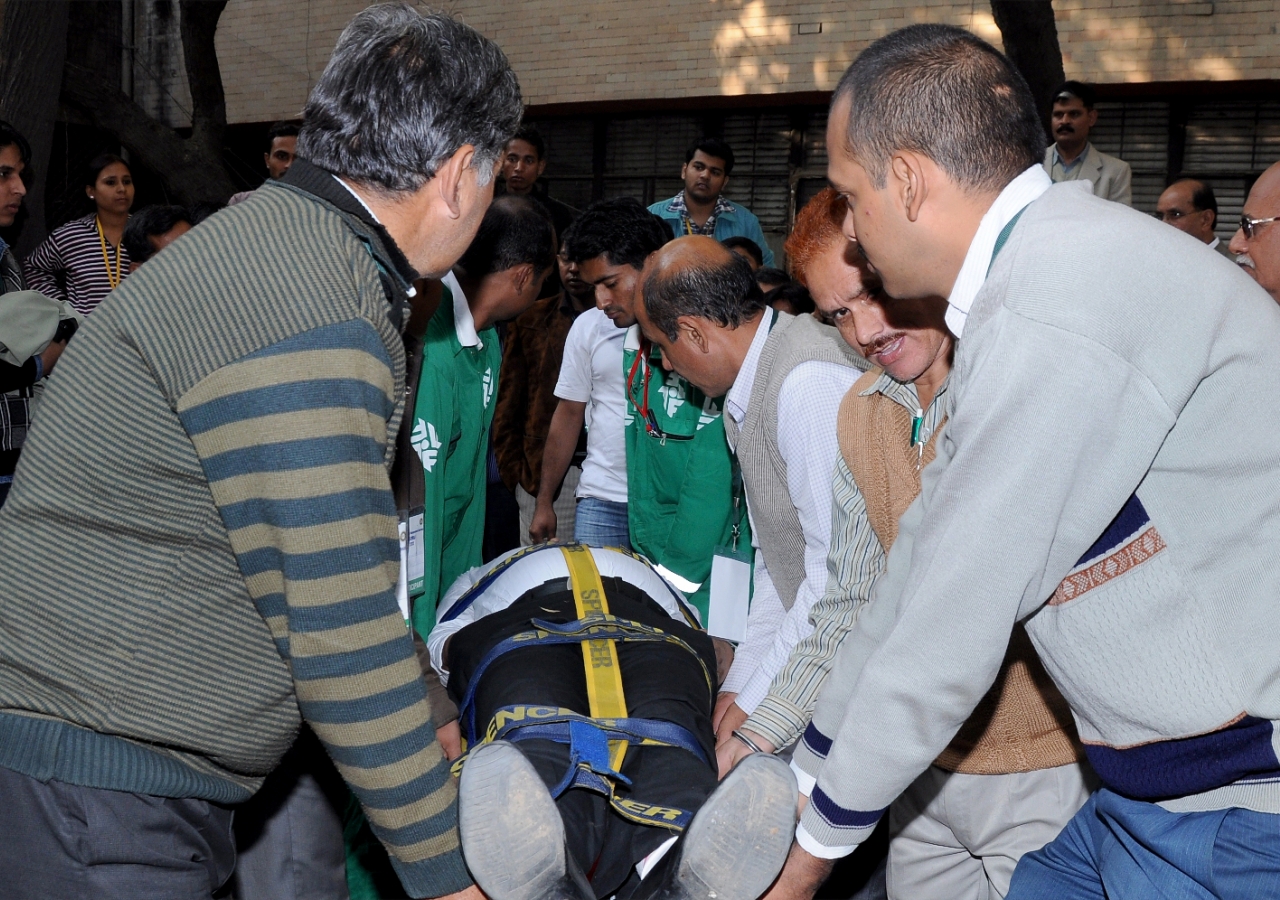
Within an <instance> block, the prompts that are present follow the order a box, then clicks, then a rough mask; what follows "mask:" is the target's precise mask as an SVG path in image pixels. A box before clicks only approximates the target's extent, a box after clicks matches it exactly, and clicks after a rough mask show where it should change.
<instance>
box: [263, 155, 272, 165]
mask: <svg viewBox="0 0 1280 900" xmlns="http://www.w3.org/2000/svg"><path fill="white" fill-rule="evenodd" d="M262 164H263V165H264V166H269V165H271V154H270V153H264V154H262Z"/></svg>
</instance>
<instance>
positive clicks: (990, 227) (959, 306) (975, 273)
mask: <svg viewBox="0 0 1280 900" xmlns="http://www.w3.org/2000/svg"><path fill="white" fill-rule="evenodd" d="M1052 185H1053V180H1052V179H1050V178H1049V173H1048V172H1046V171H1045V170H1044V167H1043V166H1041V165H1038V164H1037V165H1034V166H1032V167H1031V168H1029V169H1027V170H1026V171H1025V172H1023V173H1022V174H1021V175H1019V176H1018V177H1017V178H1015V179H1013V181H1011V182H1009V183H1008V184H1006V185H1005V187H1004V190H1003V191H1001V192H1000V196H998V197H996V200H995V202H994V203H992V204H991V208H990V209H988V210H987V212H986V215H984V216H983V217H982V221H981V222H980V223H979V224H978V231H977V233H976V234H975V235H974V236H973V241H972V242H971V243H970V244H969V252H968V253H966V254H965V256H964V264H963V265H961V266H960V274H959V275H957V276H956V283H955V285H954V286H953V287H952V288H951V296H950V297H948V298H947V304H948V305H947V327H948V328H950V329H951V333H952V334H954V335H955V336H956V337H960V335H961V334H962V333H963V332H964V322H965V319H967V318H968V317H969V307H970V306H972V305H973V298H974V297H977V296H978V291H979V290H981V289H982V284H983V282H985V281H986V280H987V270H988V269H990V268H991V254H992V253H994V252H995V249H996V240H997V239H998V238H999V237H1000V232H1001V231H1003V230H1004V226H1006V225H1008V224H1009V223H1010V222H1011V221H1013V217H1014V216H1016V215H1017V214H1018V213H1019V212H1021V211H1022V210H1023V209H1024V208H1025V207H1026V205H1027V204H1028V203H1030V202H1031V201H1033V200H1035V199H1037V198H1038V197H1039V196H1040V195H1041V194H1043V193H1044V192H1045V191H1047V190H1048V189H1049V188H1050V187H1051V186H1052Z"/></svg>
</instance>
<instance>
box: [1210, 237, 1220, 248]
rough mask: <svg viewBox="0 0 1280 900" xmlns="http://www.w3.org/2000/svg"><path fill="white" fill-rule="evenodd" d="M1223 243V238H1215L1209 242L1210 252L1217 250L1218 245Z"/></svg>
mask: <svg viewBox="0 0 1280 900" xmlns="http://www.w3.org/2000/svg"><path fill="white" fill-rule="evenodd" d="M1221 243H1222V238H1217V237H1215V238H1214V239H1213V240H1212V241H1210V242H1209V244H1208V247H1209V249H1210V250H1217V249H1218V245H1219V244H1221Z"/></svg>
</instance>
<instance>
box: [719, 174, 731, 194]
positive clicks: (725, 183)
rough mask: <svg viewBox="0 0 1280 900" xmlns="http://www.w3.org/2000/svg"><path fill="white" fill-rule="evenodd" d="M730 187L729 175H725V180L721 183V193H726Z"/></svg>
mask: <svg viewBox="0 0 1280 900" xmlns="http://www.w3.org/2000/svg"><path fill="white" fill-rule="evenodd" d="M728 189H729V176H728V175H726V176H724V181H723V182H721V184H720V193H722V194H723V193H724V192H725V191H727V190H728Z"/></svg>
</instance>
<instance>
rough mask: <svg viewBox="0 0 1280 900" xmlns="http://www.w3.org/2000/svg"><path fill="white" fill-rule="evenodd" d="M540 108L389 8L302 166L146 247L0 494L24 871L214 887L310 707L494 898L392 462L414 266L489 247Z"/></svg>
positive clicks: (434, 891) (336, 742)
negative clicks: (505, 179)
mask: <svg viewBox="0 0 1280 900" xmlns="http://www.w3.org/2000/svg"><path fill="white" fill-rule="evenodd" d="M521 112H522V108H521V100H520V92H519V86H518V84H517V83H516V79H515V75H514V74H513V73H512V71H511V69H510V67H509V65H508V63H507V60H506V58H505V57H504V56H503V55H502V53H501V51H500V50H498V48H497V47H496V46H494V45H493V44H492V43H490V42H489V41H487V40H486V39H485V38H483V37H481V36H480V35H479V34H477V33H476V32H474V31H473V30H471V29H470V28H467V27H465V26H463V25H460V24H458V23H456V22H454V21H452V20H451V19H449V18H447V17H444V16H441V15H436V14H426V15H424V14H422V13H419V12H417V11H415V10H414V9H413V8H412V7H411V6H409V5H408V4H389V5H384V6H374V7H370V8H369V9H367V10H365V11H364V12H362V13H360V14H359V15H358V16H356V18H355V19H354V20H353V21H352V23H351V24H350V25H349V26H348V27H347V29H346V30H345V31H344V32H343V34H342V36H341V38H340V39H339V41H338V44H337V47H336V48H335V50H334V55H333V58H332V59H331V61H330V63H329V65H328V67H327V68H326V70H325V72H324V75H323V76H322V77H321V79H320V81H319V82H318V83H317V85H316V87H315V89H314V90H313V92H312V94H311V97H310V99H309V100H308V104H307V108H306V125H305V126H304V128H303V131H302V134H301V137H300V140H299V150H300V151H301V153H302V157H300V158H299V160H298V161H297V162H295V163H294V165H293V167H292V168H291V169H290V170H289V173H288V176H287V177H286V178H285V179H282V180H281V181H279V182H273V183H272V184H269V185H267V186H264V187H263V188H262V189H261V190H259V191H257V192H255V194H254V196H253V197H252V198H251V199H250V200H248V201H246V202H244V203H241V204H239V205H237V206H236V207H234V208H233V209H230V210H227V211H225V212H223V213H221V214H219V215H217V216H214V217H213V218H212V219H210V220H209V221H207V222H205V223H203V224H202V225H201V227H200V228H198V229H195V230H194V231H193V232H192V233H190V234H188V235H184V236H183V237H182V238H180V239H179V240H177V241H176V242H175V243H174V244H173V246H172V247H170V248H169V249H167V250H166V251H165V253H164V254H163V255H161V256H159V257H157V258H156V259H154V260H152V261H151V262H150V263H149V264H148V265H147V266H145V267H144V268H143V269H141V270H139V272H138V273H137V274H135V275H134V276H133V277H132V278H130V280H129V281H128V282H127V283H126V284H125V285H124V286H123V287H122V289H121V290H119V291H117V292H115V293H113V294H112V296H111V298H110V299H109V300H108V301H107V302H106V303H104V304H103V306H102V307H101V308H100V310H99V311H98V312H97V313H96V314H95V317H94V326H93V327H92V328H91V329H88V330H87V331H86V332H85V333H84V334H83V335H82V336H80V337H79V338H78V339H77V341H76V343H75V348H74V350H73V351H72V352H71V353H70V354H69V355H68V356H67V357H65V358H64V360H63V361H62V363H61V364H60V366H59V372H58V378H57V380H56V381H54V382H53V383H52V384H51V385H50V389H49V392H48V394H47V397H46V405H45V407H44V408H43V409H42V410H41V412H42V416H41V420H40V427H39V428H37V429H36V430H35V431H34V432H33V434H32V436H31V440H30V442H29V443H28V445H27V454H25V455H24V457H23V461H22V463H21V464H20V466H19V469H18V473H17V477H16V482H15V489H14V491H13V493H12V495H11V496H10V500H9V503H8V504H7V505H6V506H5V508H4V509H3V511H2V512H0V558H2V559H3V560H4V565H2V566H0V797H3V801H4V804H5V814H4V815H3V816H0V872H3V873H4V878H5V887H4V893H5V896H6V897H9V898H34V897H89V896H93V897H111V898H115V897H119V898H131V897H140V896H163V897H172V898H196V897H201V898H208V897H209V896H210V894H211V893H212V892H213V891H214V890H216V889H217V888H218V886H219V885H220V884H222V882H223V881H225V880H226V878H227V876H228V874H229V873H230V869H231V866H232V864H233V857H234V851H233V848H232V845H231V839H230V822H231V810H230V805H231V804H236V803H239V802H242V801H243V800H245V799H247V798H248V797H249V796H251V795H252V794H253V792H254V791H256V790H257V789H258V787H259V785H260V784H261V783H262V779H263V776H265V775H266V774H267V773H269V772H270V771H271V770H272V769H273V768H274V767H275V766H276V764H277V763H278V761H279V760H280V757H281V755H282V754H283V753H284V752H285V750H287V749H288V747H289V745H290V744H291V743H292V742H293V739H294V736H295V735H296V734H297V730H298V726H299V722H300V719H305V720H306V722H307V723H308V724H309V725H310V726H311V728H312V729H313V730H314V732H315V733H316V735H317V736H318V737H319V738H320V741H321V742H322V743H323V745H324V747H325V749H326V750H327V751H328V753H329V755H330V756H331V757H332V758H333V761H334V762H335V763H336V764H337V767H338V770H339V771H340V772H341V774H342V776H343V777H344V778H345V779H346V781H347V783H348V784H349V785H350V786H351V788H352V789H353V790H354V791H355V793H356V795H357V797H358V798H359V799H360V802H361V804H362V805H363V807H364V810H365V813H366V814H367V817H368V819H369V821H370V823H371V824H372V826H373V830H374V832H375V833H376V834H377V835H378V837H379V838H380V839H381V840H382V842H383V843H384V844H385V846H386V847H387V850H388V852H389V854H390V857H391V860H392V863H393V865H394V866H395V868H396V871H397V873H398V874H399V876H400V879H401V881H402V882H403V884H404V887H405V889H406V890H407V891H408V893H409V894H410V896H413V897H436V896H441V895H446V894H454V893H456V892H460V891H464V890H466V891H468V896H478V892H476V891H475V890H474V889H473V888H469V885H470V878H469V877H468V875H467V871H466V867H465V866H464V864H463V861H462V857H461V855H460V853H459V849H458V837H457V830H456V824H455V812H454V807H455V804H454V797H455V789H454V786H453V781H452V779H451V778H450V776H449V770H448V764H447V762H446V761H445V759H444V757H443V755H442V754H441V752H440V748H439V745H438V744H437V743H436V740H435V729H434V726H433V723H432V719H431V708H430V703H429V701H428V698H427V692H426V688H425V685H424V683H423V680H422V676H421V671H420V669H419V667H418V663H417V659H416V657H415V654H414V648H413V642H412V640H411V637H410V634H409V631H408V629H407V628H406V627H405V621H404V615H403V614H402V613H401V612H400V609H399V608H398V605H397V602H396V582H397V575H398V569H399V541H398V538H397V517H396V507H395V503H394V501H393V498H392V492H391V486H390V481H389V476H388V468H389V466H390V464H391V462H392V456H393V454H394V445H395V435H396V431H397V429H398V428H399V425H400V421H401V417H402V415H403V413H404V410H403V405H404V400H403V398H404V392H405V355H404V345H403V341H402V338H401V334H400V330H401V328H402V326H403V324H404V319H405V318H406V306H407V303H408V298H409V295H410V292H411V288H410V284H411V282H412V281H413V280H414V279H415V278H416V277H417V276H418V275H419V274H422V275H427V276H434V277H438V276H439V275H441V274H442V273H444V272H445V271H447V270H448V268H449V266H450V265H451V264H452V263H453V262H454V261H455V260H456V259H457V258H458V256H459V255H460V254H461V252H462V250H463V249H464V248H465V247H466V246H467V244H468V243H470V241H471V238H472V236H473V235H474V234H475V231H476V228H477V226H478V224H479V222H480V219H481V217H482V216H483V214H484V211H485V208H486V207H487V206H488V203H489V201H490V199H491V198H492V194H493V181H492V178H493V174H494V169H495V166H496V163H497V160H498V158H499V154H500V153H501V151H502V149H503V147H504V146H505V144H506V141H507V139H508V138H509V137H510V136H511V134H512V133H513V132H514V131H515V129H516V126H517V124H518V123H519V119H520V115H521ZM375 123H376V124H375Z"/></svg>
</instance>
